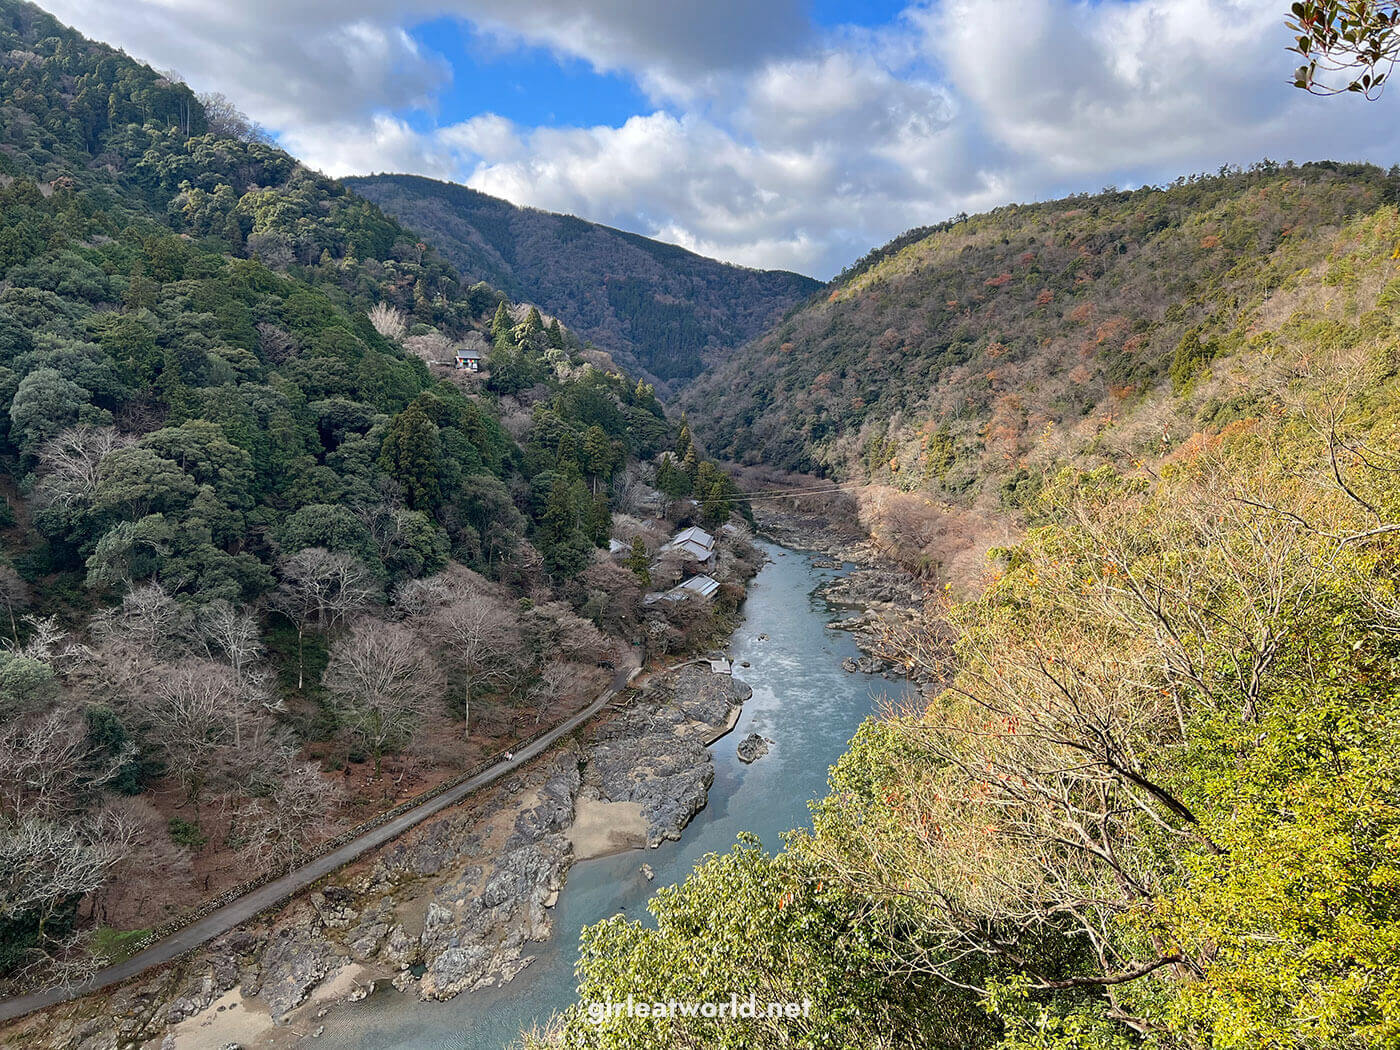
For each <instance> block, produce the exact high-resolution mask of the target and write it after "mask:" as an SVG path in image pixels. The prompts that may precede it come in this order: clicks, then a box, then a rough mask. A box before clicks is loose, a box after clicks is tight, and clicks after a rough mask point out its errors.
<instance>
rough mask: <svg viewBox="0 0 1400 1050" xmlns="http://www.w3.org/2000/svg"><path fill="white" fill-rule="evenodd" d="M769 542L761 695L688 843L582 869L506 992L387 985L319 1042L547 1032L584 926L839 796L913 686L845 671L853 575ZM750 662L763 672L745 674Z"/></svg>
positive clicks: (778, 835)
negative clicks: (881, 705) (819, 592)
mask: <svg viewBox="0 0 1400 1050" xmlns="http://www.w3.org/2000/svg"><path fill="white" fill-rule="evenodd" d="M762 546H763V549H764V551H765V553H766V554H767V555H768V558H769V561H768V562H767V564H765V565H764V567H763V568H762V569H761V570H760V572H759V574H758V576H757V577H755V578H754V580H753V582H752V583H751V585H750V587H749V594H748V598H747V600H746V601H745V604H744V610H743V612H744V620H743V622H742V624H741V625H740V626H739V628H738V630H737V631H736V632H735V634H734V636H733V638H732V640H731V642H730V645H729V646H728V650H727V651H728V652H729V653H730V654H731V655H732V657H733V659H734V673H735V674H736V675H737V676H738V677H739V678H741V679H743V680H744V681H745V682H747V683H748V684H749V685H751V686H752V687H753V697H752V698H751V699H750V700H749V701H748V702H747V703H745V705H744V710H743V714H742V715H741V717H740V719H739V723H738V725H737V726H736V727H735V730H734V732H733V733H731V734H730V735H728V736H726V737H724V738H723V739H721V740H719V741H718V742H717V743H716V744H715V745H714V747H713V752H714V761H715V782H714V785H713V787H711V788H710V795H709V803H708V805H706V807H705V808H704V809H702V810H701V811H700V812H699V813H698V814H697V815H696V816H695V819H694V820H692V821H691V822H690V824H689V825H688V826H687V827H686V829H685V831H684V832H683V833H682V835H681V841H679V842H667V843H664V844H662V845H661V846H660V847H659V848H657V849H654V850H645V851H643V850H632V851H629V852H626V853H621V854H617V855H614V856H612V857H604V858H600V859H597V860H589V861H583V862H581V863H579V864H576V865H575V866H574V867H573V868H571V869H570V871H569V875H568V880H567V882H566V883H565V885H564V889H563V891H562V892H561V893H560V895H559V903H558V905H557V906H556V908H555V915H554V934H553V936H552V937H551V938H550V939H549V941H547V942H545V943H544V944H541V945H538V946H536V949H535V961H534V962H533V963H531V965H530V966H529V967H528V968H527V969H526V970H524V971H523V972H522V973H521V974H520V975H519V976H518V977H516V978H515V980H514V981H512V982H510V983H509V984H507V985H505V986H504V987H501V988H493V989H487V990H484V991H480V992H472V993H467V994H463V995H459V996H457V997H456V998H455V999H452V1000H449V1001H448V1002H445V1003H424V1002H420V1001H419V1000H418V999H416V998H415V997H413V996H412V995H411V994H410V995H404V994H401V993H398V992H395V991H394V990H393V989H391V988H388V987H386V988H385V989H384V990H382V991H378V992H376V993H375V994H373V995H371V996H370V997H369V998H368V999H366V1000H365V1001H363V1002H361V1003H357V1004H354V1005H352V1006H347V1007H343V1008H340V1009H337V1010H335V1011H333V1012H332V1013H331V1014H330V1015H329V1016H328V1017H327V1018H326V1021H325V1025H326V1027H325V1032H324V1034H323V1035H322V1036H321V1038H320V1039H319V1040H317V1044H318V1045H320V1046H332V1047H336V1048H345V1050H502V1048H503V1047H505V1046H508V1045H509V1044H510V1043H511V1042H512V1040H514V1039H515V1037H516V1036H517V1035H518V1033H519V1032H520V1031H521V1029H522V1028H528V1027H530V1026H531V1025H533V1024H542V1023H543V1022H544V1021H545V1020H546V1019H547V1018H548V1017H549V1016H550V1014H551V1013H552V1012H554V1011H555V1010H558V1009H560V1008H561V1007H563V1006H565V1005H567V1004H568V1003H569V1002H571V1001H573V998H574V976H573V965H574V960H575V957H576V955H577V947H578V936H579V931H580V930H581V929H582V928H583V927H584V926H586V925H589V924H591V923H594V922H597V921H599V920H600V919H604V918H607V917H608V916H610V915H615V914H617V913H618V912H619V911H621V912H623V913H625V914H626V915H629V916H633V917H636V918H644V919H647V920H650V916H648V915H647V913H646V902H647V899H648V897H650V896H651V894H652V893H653V892H654V891H655V890H656V889H657V887H660V886H665V885H667V884H669V883H674V882H680V881H682V880H683V879H684V878H685V876H686V874H687V873H688V872H689V871H690V870H691V868H693V867H694V866H695V864H696V862H698V861H699V860H700V859H701V858H703V857H704V856H705V855H706V854H707V853H716V852H723V851H726V850H728V849H729V848H730V847H731V846H732V845H733V844H734V841H735V839H736V838H737V836H738V835H739V833H740V832H743V831H750V832H753V833H755V834H757V835H758V836H759V837H760V839H761V840H762V841H763V844H764V846H766V847H767V848H769V849H770V850H771V849H778V848H780V847H781V846H782V833H783V832H785V831H787V830H789V829H791V828H794V827H798V826H801V825H807V824H809V823H810V814H809V812H808V809H807V802H808V800H810V799H814V798H820V797H821V796H822V795H824V794H825V793H826V773H827V769H828V767H829V766H830V765H831V764H832V763H833V762H834V761H835V760H836V759H837V757H838V756H839V755H840V754H841V753H842V751H844V750H845V746H846V743H847V741H848V740H849V739H850V738H851V736H852V734H853V733H854V732H855V730H856V727H857V726H859V725H860V723H861V721H862V719H864V718H865V717H866V716H867V715H869V714H870V713H871V712H872V710H873V708H874V705H875V698H876V697H877V696H879V695H881V694H882V693H886V694H887V693H892V692H894V691H896V690H900V689H902V688H903V686H902V684H899V683H891V682H886V681H884V680H883V679H870V678H867V677H865V676H864V675H853V674H850V673H848V672H846V671H844V670H842V669H841V661H842V660H843V659H845V658H846V657H848V656H855V655H858V652H857V649H856V647H855V644H854V643H853V642H852V640H851V638H850V637H849V636H848V635H847V634H845V633H844V632H841V631H832V630H828V629H827V627H826V624H827V622H828V621H830V620H832V619H835V618H836V613H835V612H834V610H833V609H832V608H831V607H830V606H829V605H827V604H826V603H825V602H824V601H822V600H821V599H820V598H819V597H817V596H816V595H815V594H814V591H815V589H816V588H817V587H818V586H819V585H820V584H821V583H822V582H823V581H825V580H828V579H831V578H832V577H834V576H837V575H840V571H838V570H832V569H819V568H816V567H815V566H814V565H813V563H812V562H813V559H812V556H809V555H807V554H805V553H801V552H797V551H789V550H785V549H783V548H781V547H777V546H774V545H772V544H763V545H762ZM743 661H748V662H749V663H750V664H751V666H749V667H743V666H741V664H742V662H743ZM755 732H756V733H760V734H762V735H763V736H766V737H768V738H770V739H771V740H773V741H774V746H773V749H772V750H771V751H770V752H769V754H768V755H767V756H765V757H764V758H761V759H759V760H758V761H757V762H755V763H753V764H752V765H745V764H744V763H742V762H740V761H739V760H738V758H737V757H736V755H735V751H734V749H735V746H736V745H737V744H738V742H739V741H740V740H742V739H743V738H744V737H745V736H747V735H748V734H749V733H755ZM644 861H645V862H646V863H649V864H650V865H651V866H652V868H653V869H655V872H656V881H655V882H647V881H646V879H645V878H643V876H642V874H641V871H640V866H641V864H642V863H643V862H644ZM307 1045H308V1046H310V1045H313V1044H312V1043H311V1042H310V1041H309V1040H308V1041H307Z"/></svg>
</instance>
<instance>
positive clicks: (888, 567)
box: [758, 508, 939, 693]
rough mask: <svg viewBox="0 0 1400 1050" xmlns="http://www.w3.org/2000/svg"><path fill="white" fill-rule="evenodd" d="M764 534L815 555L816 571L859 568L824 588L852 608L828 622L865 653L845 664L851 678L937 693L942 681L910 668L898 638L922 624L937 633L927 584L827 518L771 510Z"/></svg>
mask: <svg viewBox="0 0 1400 1050" xmlns="http://www.w3.org/2000/svg"><path fill="white" fill-rule="evenodd" d="M759 515H760V516H759V521H758V524H759V531H760V532H761V533H762V534H763V535H764V536H767V537H769V538H771V539H773V540H774V541H775V542H777V543H781V544H783V545H784V546H786V547H797V548H800V549H803V550H809V551H816V552H818V554H819V555H820V557H819V558H817V559H815V560H814V562H813V564H814V565H815V566H816V567H819V568H822V567H829V568H839V567H841V566H842V565H846V564H849V565H852V566H854V567H853V568H852V569H851V571H850V572H848V573H846V574H844V575H842V576H839V577H837V578H836V579H834V580H830V581H828V582H827V583H825V584H823V585H822V587H821V588H820V589H819V593H820V594H821V596H822V597H823V598H825V599H826V601H828V602H829V603H830V604H832V605H834V606H837V607H839V608H841V609H843V610H853V611H852V612H851V613H850V615H847V616H843V617H841V618H839V619H836V620H833V621H831V622H830V623H828V624H827V626H828V627H830V628H832V629H834V630H838V631H848V632H850V635H851V638H852V640H854V642H855V643H856V646H857V647H858V648H859V649H860V651H861V655H860V656H858V657H849V658H847V659H846V660H844V661H842V664H841V666H842V667H843V668H845V669H846V670H847V671H849V672H850V673H852V674H867V675H879V676H880V677H882V678H888V679H900V678H904V679H908V680H909V681H911V682H913V683H914V684H916V685H918V686H920V687H921V688H922V689H923V690H924V692H926V693H931V692H934V691H936V690H937V689H938V687H939V679H937V678H935V677H934V676H933V675H931V674H929V673H928V672H927V671H926V670H923V669H921V668H915V669H912V670H911V669H910V668H909V667H907V666H906V665H905V663H904V662H902V661H901V660H900V659H899V658H898V656H897V653H896V650H897V648H898V645H897V641H896V640H897V639H898V638H899V637H900V636H902V635H905V634H907V633H908V632H909V631H910V630H911V629H913V628H914V627H915V626H916V625H918V626H919V627H920V628H922V629H926V630H930V631H938V630H939V627H938V626H937V625H936V624H933V623H928V622H925V601H926V592H925V584H924V582H923V581H921V580H919V579H918V578H916V577H915V576H914V575H913V574H912V573H910V572H907V571H906V570H904V569H902V568H900V567H899V566H898V565H894V564H892V563H891V562H890V561H889V560H888V559H886V558H885V557H884V556H883V555H882V554H881V553H880V552H879V551H878V550H877V549H876V548H875V547H874V546H873V545H872V544H871V543H870V541H869V538H868V537H867V536H864V535H862V534H858V533H852V532H845V531H842V530H840V529H837V528H834V527H833V526H832V525H831V524H830V523H829V522H827V521H826V520H825V519H823V518H821V517H819V516H817V515H812V514H804V513H802V512H801V511H793V510H784V509H774V508H767V509H765V510H763V511H761V512H759Z"/></svg>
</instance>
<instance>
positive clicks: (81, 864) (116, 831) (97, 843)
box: [0, 808, 136, 938]
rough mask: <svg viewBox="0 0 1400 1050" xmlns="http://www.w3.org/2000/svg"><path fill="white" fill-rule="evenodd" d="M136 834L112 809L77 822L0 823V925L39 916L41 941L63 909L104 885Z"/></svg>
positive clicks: (20, 821) (125, 818)
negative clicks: (16, 919) (54, 918)
mask: <svg viewBox="0 0 1400 1050" xmlns="http://www.w3.org/2000/svg"><path fill="white" fill-rule="evenodd" d="M135 834H136V827H135V825H134V822H132V821H131V820H130V819H128V818H127V816H126V815H125V814H123V813H122V812H121V811H120V810H118V809H115V808H113V809H109V810H104V811H103V812H101V813H98V814H95V815H93V816H91V817H85V818H83V819H81V820H77V821H46V820H39V819H25V820H19V821H10V820H0V919H10V918H14V917H16V916H19V915H23V914H25V913H37V915H38V928H39V934H40V937H41V938H42V937H43V936H44V934H45V926H46V925H47V924H48V923H49V922H50V921H51V920H52V919H53V917H54V915H55V914H56V913H57V912H58V910H59V909H60V908H61V907H63V906H64V905H65V904H67V903H68V902H69V901H71V900H73V899H74V898H76V897H81V896H84V895H85V894H88V893H91V892H93V891H94V890H96V889H98V888H99V887H100V886H101V885H102V884H103V882H104V881H105V880H106V878H107V875H108V873H109V872H110V871H111V870H112V868H113V867H114V866H115V865H116V864H118V863H119V862H120V861H121V860H122V859H123V858H124V857H125V856H126V854H127V852H128V850H129V848H130V844H131V842H132V840H133V838H134V836H135Z"/></svg>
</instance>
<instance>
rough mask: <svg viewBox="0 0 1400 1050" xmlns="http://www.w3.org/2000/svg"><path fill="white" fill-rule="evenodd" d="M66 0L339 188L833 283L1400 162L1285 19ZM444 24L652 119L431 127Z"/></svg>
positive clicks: (1082, 0)
mask: <svg viewBox="0 0 1400 1050" xmlns="http://www.w3.org/2000/svg"><path fill="white" fill-rule="evenodd" d="M46 2H47V3H48V6H49V7H50V8H51V9H52V10H54V12H55V13H56V14H57V15H58V16H59V17H61V18H64V19H66V20H68V21H71V22H73V23H74V24H76V25H77V26H78V28H79V29H81V30H83V31H84V32H86V33H88V34H90V35H92V36H94V37H97V38H99V39H105V40H108V41H110V42H113V43H116V44H118V45H120V46H124V47H126V48H128V49H129V50H130V51H132V52H133V53H134V54H136V55H138V56H140V57H143V58H145V59H148V60H150V61H151V62H153V63H154V64H155V65H157V66H161V67H175V68H177V69H179V70H181V71H182V72H183V73H184V74H185V75H186V76H187V77H188V78H189V80H190V82H191V83H192V84H193V85H194V86H195V87H196V88H197V89H199V90H219V91H223V92H224V93H226V94H228V95H229V96H230V97H232V98H233V99H234V100H235V101H237V102H238V103H239V104H240V105H242V106H243V107H244V108H245V109H247V110H248V112H249V113H250V115H252V116H253V117H254V118H255V119H257V120H259V121H261V122H263V123H264V124H267V125H268V126H270V127H272V128H274V129H276V130H277V131H279V133H280V134H281V137H282V141H283V142H284V143H285V144H286V145H287V146H288V148H290V149H291V150H293V151H294V152H296V153H297V154H298V155H300V156H302V157H303V158H304V159H306V160H307V161H308V162H309V163H311V164H313V165H315V166H318V167H321V168H323V169H325V170H327V171H328V172H330V173H332V174H350V173H360V172H368V171H396V170H397V171H415V172H420V173H423V174H427V175H432V176H435V177H439V178H453V179H457V180H459V181H464V182H468V183H469V184H471V185H472V186H474V187H476V188H478V189H482V190H485V191H486V192H489V193H495V194H498V195H500V196H503V197H506V198H508V199H510V200H513V201H516V202H517V203H521V204H530V205H534V206H538V207H544V208H550V209H554V210H559V211H568V212H573V213H575V214H579V215H582V216H584V217H586V218H589V219H594V220H597V221H602V222H607V223H611V224H613V225H617V226H621V227H624V228H627V229H632V230H636V231H638V232H641V233H646V234H649V235H652V236H657V237H661V238H662V239H665V240H669V241H672V242H674V243H678V244H682V245H684V246H686V247H689V248H693V249H695V250H697V251H702V252H704V253H706V254H710V255H715V256H718V257H720V258H725V259H729V260H733V261H736V262H742V263H747V264H750V265H762V266H784V267H789V268H794V269H800V270H804V271H806V272H809V273H814V274H816V275H818V276H827V275H829V274H831V273H833V272H835V271H836V270H838V269H840V267H841V266H842V265H844V264H846V263H848V262H849V261H851V260H852V259H854V258H855V257H857V256H858V255H860V254H862V253H863V252H865V251H866V250H868V249H869V248H870V247H871V246H873V245H875V244H878V243H881V242H882V241H884V240H886V239H888V238H889V237H891V236H894V235H895V234H898V233H899V232H901V231H902V230H904V229H906V228H908V227H910V226H914V225H918V224H921V223H927V222H932V221H936V220H938V219H940V218H943V217H946V216H947V215H950V214H953V213H955V212H957V211H960V210H967V211H975V210H980V209H982V208H986V207H990V206H994V205H996V204H1000V203H1004V202H1006V201H1009V200H1018V199H1022V200H1023V199H1029V198H1037V197H1039V198H1043V197H1045V196H1048V195H1053V194H1058V193H1061V192H1065V191H1068V190H1083V189H1096V188H1097V187H1098V186H1100V185H1103V184H1105V183H1110V182H1119V183H1136V182H1141V181H1155V180H1160V179H1170V178H1172V177H1174V176H1175V175H1177V174H1180V173H1183V172H1190V171H1196V170H1205V169H1214V168H1216V167H1218V166H1219V165H1221V164H1223V163H1228V162H1236V163H1247V162H1249V161H1251V160H1255V159H1258V158H1260V157H1262V156H1264V155H1266V154H1267V155H1271V156H1273V157H1274V158H1275V159H1280V160H1281V159H1287V158H1292V159H1298V160H1306V159H1312V158H1317V157H1323V156H1328V157H1336V158H1338V159H1371V160H1375V161H1377V162H1381V163H1387V164H1388V163H1390V162H1391V161H1392V160H1393V159H1395V154H1396V150H1397V146H1400V142H1397V139H1400V132H1397V131H1396V130H1394V129H1395V128H1396V127H1397V125H1396V122H1395V120H1394V119H1393V115H1394V108H1393V105H1392V104H1391V102H1390V101H1389V100H1387V101H1385V102H1383V103H1382V104H1381V105H1379V106H1367V105H1364V104H1360V103H1359V102H1358V100H1356V99H1351V98H1342V99H1333V100H1319V99H1314V98H1311V97H1309V96H1307V95H1304V94H1303V93H1301V92H1298V91H1296V90H1295V89H1293V88H1291V87H1289V86H1288V84H1287V78H1288V75H1289V68H1290V63H1289V62H1288V56H1287V54H1286V53H1285V52H1284V50H1283V48H1284V47H1285V46H1286V43H1287V34H1286V32H1285V31H1284V29H1283V27H1282V22H1281V18H1282V14H1281V10H1280V8H1279V4H1278V0H1129V2H1120V0H1096V2H1089V0H912V6H911V7H910V8H909V9H908V10H907V11H906V12H905V13H904V14H903V15H902V16H901V17H900V18H898V19H896V20H895V21H894V22H893V23H892V24H890V25H888V26H884V27H875V28H849V27H848V28H844V29H838V30H826V31H820V32H819V31H818V30H817V29H815V28H814V27H813V26H812V25H810V24H809V22H808V20H807V16H806V14H805V10H806V7H805V4H803V3H801V2H800V0H768V2H759V3H755V2H752V0H711V2H710V3H709V4H706V5H701V4H696V3H693V2H692V0H652V2H650V3H648V4H638V3H636V2H635V0H593V2H591V3H588V4H579V3H578V2H577V0H395V2H390V0H337V2H334V3H332V2H330V0H276V2H274V0H243V2H242V3H239V4H231V3H227V2H223V0H126V2H125V3H123V4H121V5H117V4H93V3H91V2H89V0H46ZM444 15H447V16H453V17H458V18H462V19H465V20H467V21H470V22H471V23H472V24H473V25H474V26H475V27H476V29H477V30H478V31H479V32H481V33H484V34H487V35H488V36H490V37H491V38H492V39H495V40H496V41H497V42H498V44H499V46H501V47H504V48H510V47H515V46H518V45H520V44H530V45H534V46H542V47H545V48H548V49H550V50H552V51H553V52H555V53H556V54H559V55H561V56H569V57H570V58H574V59H581V60H583V61H585V62H587V63H589V64H591V65H592V66H593V67H594V68H595V69H597V70H600V71H610V72H620V73H622V74H625V75H627V76H630V77H631V78H633V79H634V81H635V82H636V83H637V84H638V85H640V86H641V88H642V89H643V90H644V91H645V92H647V93H648V94H649V96H650V97H651V99H652V100H653V103H654V105H653V106H651V107H648V109H651V110H653V111H652V112H644V113H638V114H636V115H634V116H632V117H631V118H630V119H627V120H625V121H622V122H621V123H619V124H617V125H616V126H600V127H584V128H577V127H527V126H520V125H518V124H516V123H514V122H512V121H510V120H508V119H506V118H505V117H503V116H500V115H496V114H490V113H483V114H479V115H475V116H473V117H471V118H470V119H467V120H465V121H462V122H461V123H455V124H450V125H446V126H435V125H434V124H433V112H434V100H435V96H436V94H437V93H438V91H439V90H440V89H441V87H442V86H443V85H444V84H445V83H446V82H447V81H448V78H449V77H450V76H451V67H450V64H449V63H448V62H447V60H446V59H445V58H444V57H442V56H438V55H434V54H430V53H425V52H424V51H423V49H422V48H420V47H419V45H418V44H417V43H416V42H415V41H414V39H413V37H412V36H410V35H409V33H408V30H409V29H411V28H412V27H413V26H414V25H416V24H418V23H420V22H422V21H424V20H426V19H429V18H434V17H440V16H444ZM415 112H416V114H417V115H416V116H414V119H413V123H412V124H410V123H409V121H408V120H407V119H406V117H407V116H409V115H411V114H414V113H415ZM425 123H426V124H427V125H428V126H429V127H428V130H426V131H420V130H417V127H420V126H423V125H424V124H425Z"/></svg>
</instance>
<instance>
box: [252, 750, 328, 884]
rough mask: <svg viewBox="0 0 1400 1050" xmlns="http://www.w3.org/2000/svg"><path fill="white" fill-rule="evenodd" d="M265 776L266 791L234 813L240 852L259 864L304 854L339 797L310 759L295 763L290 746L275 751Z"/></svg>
mask: <svg viewBox="0 0 1400 1050" xmlns="http://www.w3.org/2000/svg"><path fill="white" fill-rule="evenodd" d="M269 775H270V784H269V786H268V790H267V791H266V793H265V794H264V795H263V796H262V797H260V798H258V799H256V800H255V801H252V802H249V803H247V804H246V805H245V806H243V807H242V808H241V809H240V811H239V815H238V826H239V828H240V829H241V831H242V834H243V837H244V839H245V845H244V847H243V853H244V855H245V856H246V857H248V858H250V859H252V860H253V861H254V862H255V863H257V864H258V865H259V866H264V865H270V864H283V863H286V862H289V861H293V860H295V859H296V858H298V857H300V856H301V855H302V854H304V853H305V852H306V848H307V846H308V845H309V844H310V843H312V842H314V841H315V840H316V839H317V838H319V837H320V836H321V832H322V831H323V829H324V828H325V826H326V824H327V822H328V821H330V819H331V818H332V817H333V815H334V813H335V811H336V809H337V808H338V807H339V805H340V801H341V790H340V787H339V786H338V785H337V784H335V783H334V782H333V781H330V780H328V779H326V777H325V776H323V775H322V774H321V769H320V767H319V766H318V765H317V764H316V763H315V762H302V761H299V760H298V759H297V757H296V755H295V753H294V752H292V751H291V750H290V749H280V750H279V751H278V752H277V755H276V757H275V759H274V762H273V766H272V769H270V770H269Z"/></svg>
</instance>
